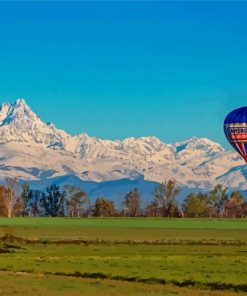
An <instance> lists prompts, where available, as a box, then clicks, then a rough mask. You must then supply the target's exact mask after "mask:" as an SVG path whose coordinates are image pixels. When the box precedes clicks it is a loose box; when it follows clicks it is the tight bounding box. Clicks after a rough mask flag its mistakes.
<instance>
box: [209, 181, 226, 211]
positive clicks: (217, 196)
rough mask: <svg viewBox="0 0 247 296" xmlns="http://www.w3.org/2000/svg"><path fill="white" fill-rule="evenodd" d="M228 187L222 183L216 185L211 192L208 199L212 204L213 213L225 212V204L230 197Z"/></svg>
mask: <svg viewBox="0 0 247 296" xmlns="http://www.w3.org/2000/svg"><path fill="white" fill-rule="evenodd" d="M227 190H228V188H225V187H224V186H223V185H222V184H218V185H216V186H215V187H214V188H213V189H212V190H211V191H210V192H209V196H208V200H209V203H210V206H211V214H213V215H216V216H220V215H221V214H223V212H224V204H225V202H226V201H227V199H228V195H227Z"/></svg>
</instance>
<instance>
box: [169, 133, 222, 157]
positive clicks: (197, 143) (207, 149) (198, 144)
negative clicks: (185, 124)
mask: <svg viewBox="0 0 247 296" xmlns="http://www.w3.org/2000/svg"><path fill="white" fill-rule="evenodd" d="M173 146H174V147H175V149H176V153H178V154H180V155H182V154H184V153H187V152H188V151H191V152H194V151H201V152H203V153H206V154H208V155H213V154H214V153H219V152H224V151H225V150H224V148H223V147H222V146H221V145H220V144H218V143H215V142H213V141H211V140H209V139H207V138H196V137H192V138H189V139H187V140H185V141H182V142H177V143H175V144H174V145H173Z"/></svg>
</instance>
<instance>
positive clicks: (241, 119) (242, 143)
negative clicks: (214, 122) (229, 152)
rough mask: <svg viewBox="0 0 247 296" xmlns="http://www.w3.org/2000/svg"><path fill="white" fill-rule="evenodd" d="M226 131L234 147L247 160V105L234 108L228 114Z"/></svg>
mask: <svg viewBox="0 0 247 296" xmlns="http://www.w3.org/2000/svg"><path fill="white" fill-rule="evenodd" d="M224 132H225V135H226V137H227V140H228V141H229V142H230V144H231V145H232V147H233V148H234V149H235V150H236V151H237V152H238V153H239V154H240V155H241V156H242V157H243V158H244V159H245V161H246V162H247V107H241V108H239V109H236V110H233V111H232V112H230V113H229V114H228V115H227V116H226V119H225V121H224Z"/></svg>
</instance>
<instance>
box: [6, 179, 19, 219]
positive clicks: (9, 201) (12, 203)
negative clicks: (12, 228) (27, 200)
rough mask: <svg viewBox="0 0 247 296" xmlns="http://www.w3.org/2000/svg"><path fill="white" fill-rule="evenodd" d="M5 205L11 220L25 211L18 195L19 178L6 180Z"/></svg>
mask: <svg viewBox="0 0 247 296" xmlns="http://www.w3.org/2000/svg"><path fill="white" fill-rule="evenodd" d="M5 189H6V191H5V198H4V199H5V204H6V208H7V216H8V217H9V218H10V217H12V216H14V214H16V213H17V212H18V211H21V210H23V207H22V206H21V202H20V200H19V197H20V196H19V195H18V180H17V178H6V179H5Z"/></svg>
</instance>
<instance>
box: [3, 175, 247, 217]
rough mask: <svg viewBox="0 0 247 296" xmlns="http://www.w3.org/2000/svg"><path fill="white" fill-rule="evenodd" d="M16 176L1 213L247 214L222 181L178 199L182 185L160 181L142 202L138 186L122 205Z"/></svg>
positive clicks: (10, 180)
mask: <svg viewBox="0 0 247 296" xmlns="http://www.w3.org/2000/svg"><path fill="white" fill-rule="evenodd" d="M18 184H19V183H18V180H17V179H16V178H6V179H5V180H4V182H3V184H2V185H0V216H4V217H20V216H32V217H34V216H41V217H42V216H44V217H46V216H49V217H90V216H95V217H181V218H184V217H192V218H203V217H222V218H223V217H228V218H244V217H246V216H247V201H246V200H245V199H244V196H243V195H242V194H241V193H240V192H239V191H234V192H232V193H230V194H229V193H228V188H225V187H223V185H221V184H218V185H216V186H215V187H214V188H213V189H212V190H210V191H209V192H207V193H204V192H199V193H190V194H188V195H187V196H186V197H185V199H184V200H183V202H182V204H181V205H179V203H178V200H177V198H178V194H179V192H180V188H179V187H178V186H177V184H176V181H175V180H168V181H165V182H163V183H161V184H159V185H158V186H157V187H156V188H155V189H154V192H153V198H152V201H151V202H150V203H149V204H146V205H145V206H141V196H140V193H139V191H138V189H137V188H133V190H131V191H130V192H128V193H127V194H126V195H125V196H124V198H123V200H122V201H121V202H120V203H119V205H118V207H116V205H115V204H114V202H113V201H112V200H108V199H106V198H104V197H98V198H97V199H96V201H95V203H91V202H90V197H89V196H87V194H86V193H85V192H83V191H82V190H80V189H79V188H77V187H76V186H72V185H65V186H64V187H63V188H60V187H59V186H57V185H55V184H54V185H51V186H49V187H47V188H46V190H45V191H40V190H33V189H31V188H30V187H29V185H28V184H27V183H24V184H23V185H22V186H21V187H20V186H19V185H18Z"/></svg>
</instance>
